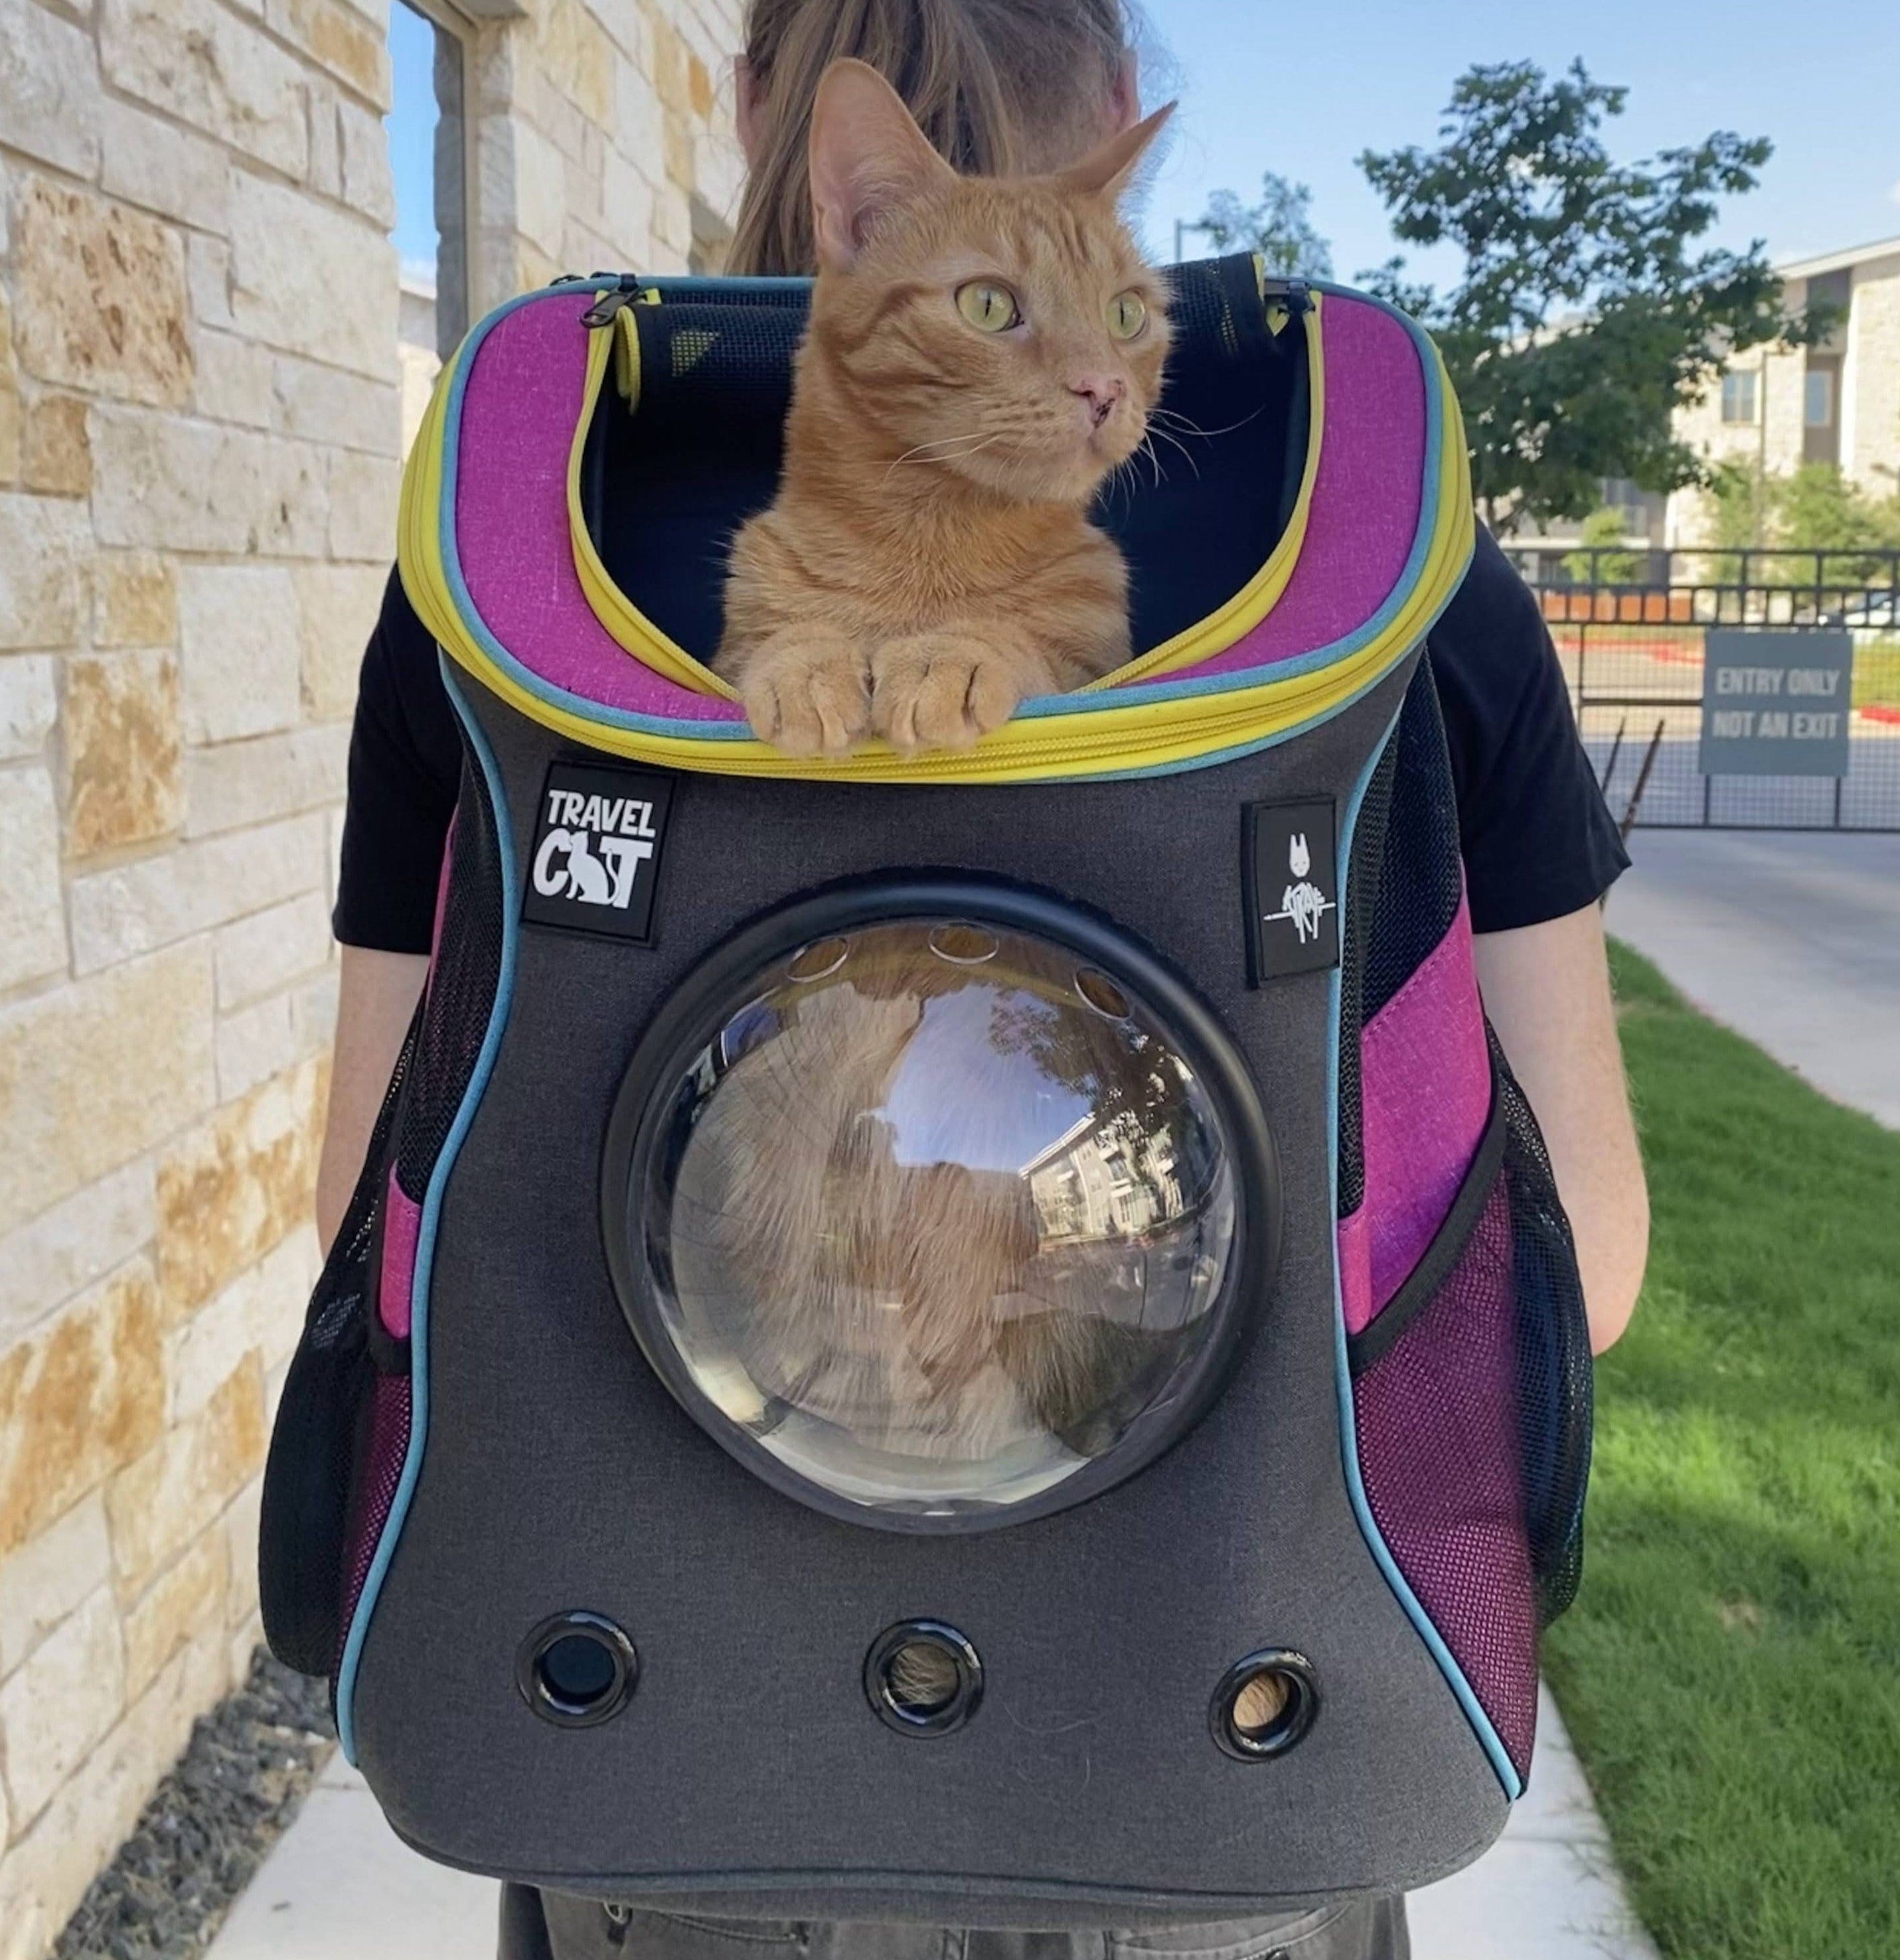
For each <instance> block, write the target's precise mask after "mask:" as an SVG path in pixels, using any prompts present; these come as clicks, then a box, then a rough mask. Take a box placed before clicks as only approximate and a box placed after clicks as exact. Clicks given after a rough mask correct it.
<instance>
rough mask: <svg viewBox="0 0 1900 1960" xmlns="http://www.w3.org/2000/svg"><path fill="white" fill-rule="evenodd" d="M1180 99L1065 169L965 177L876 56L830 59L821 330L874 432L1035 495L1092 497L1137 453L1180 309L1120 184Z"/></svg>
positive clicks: (839, 383)
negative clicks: (1131, 225) (1124, 204)
mask: <svg viewBox="0 0 1900 1960" xmlns="http://www.w3.org/2000/svg"><path fill="white" fill-rule="evenodd" d="M1172 107H1173V105H1172V104H1170V108H1169V109H1163V110H1160V111H1159V112H1158V113H1156V114H1154V115H1153V116H1150V117H1148V119H1147V120H1146V121H1145V122H1140V123H1138V124H1136V125H1135V126H1134V127H1133V128H1131V129H1125V130H1123V131H1122V132H1120V134H1119V135H1115V136H1114V137H1112V138H1110V139H1109V141H1108V142H1106V143H1104V144H1103V145H1101V147H1100V148H1098V149H1096V150H1095V151H1092V152H1091V153H1090V154H1089V155H1088V156H1087V157H1084V158H1083V160H1082V161H1080V163H1078V164H1074V165H1073V166H1072V167H1071V168H1069V169H1068V170H1064V171H1062V172H1061V173H1058V174H1057V175H1055V176H1052V177H1022V178H1014V177H1013V178H994V177H959V176H958V175H957V174H956V172H955V171H954V170H952V169H951V168H950V165H949V164H947V163H945V162H944V160H943V159H942V158H941V157H940V156H938V155H937V152H936V151H934V150H933V149H932V148H931V146H930V145H929V143H928V142H927V141H926V140H925V137H924V135H923V133H922V132H921V130H919V129H918V126H917V125H916V123H915V122H914V121H913V120H912V117H911V115H910V112H909V110H907V109H906V108H905V106H904V104H903V102H902V100H901V98H900V97H899V96H898V94H897V93H896V91H895V90H894V89H893V88H892V87H891V86H890V84H889V83H888V82H886V81H885V80H884V79H883V77H882V76H881V75H879V74H878V73H877V71H876V69H874V68H870V67H868V66H867V65H865V64H864V62H856V61H841V62H835V63H834V64H833V65H832V67H831V68H829V70H827V72H826V75H825V77H824V79H823V81H822V82H821V83H820V86H819V90H818V94H817V97H816V101H815V102H814V103H813V110H812V129H811V190H812V205H813V219H814V222H815V227H816V234H817V242H818V255H819V276H818V285H817V288H816V292H815V294H814V295H813V305H812V340H813V347H814V348H815V349H816V351H817V352H818V353H819V354H820V356H821V358H823V359H824V360H825V361H826V367H827V370H828V372H829V374H830V375H831V376H832V377H833V380H834V388H833V390H832V394H831V396H830V397H829V403H830V406H832V408H833V409H835V411H836V412H839V413H840V414H842V415H845V416H847V417H848V418H851V419H852V421H853V422H855V430H854V431H853V432H854V433H859V432H862V431H870V432H872V433H873V434H874V437H875V439H876V442H877V447H878V448H879V449H880V451H881V452H883V453H888V454H889V456H890V458H891V459H892V461H893V464H895V463H896V461H897V460H898V459H899V458H900V457H901V458H903V459H904V460H905V461H904V466H905V467H906V468H912V467H914V468H916V469H929V470H931V471H932V472H933V473H934V472H937V471H942V472H944V473H947V474H948V475H949V476H953V477H955V478H958V479H962V480H963V481H966V482H973V483H975V484H978V485H982V487H983V488H985V489H988V490H989V491H991V492H995V493H998V494H1000V495H1004V496H1006V497H1009V498H1020V499H1023V500H1025V501H1061V502H1065V503H1074V504H1080V503H1084V502H1086V501H1087V500H1088V498H1090V496H1092V495H1093V493H1094V492H1095V491H1096V488H1097V487H1098V486H1099V485H1100V483H1101V482H1102V480H1103V478H1104V477H1105V476H1106V475H1107V474H1108V473H1109V471H1110V470H1112V469H1114V468H1115V466H1116V465H1117V464H1119V463H1122V462H1125V460H1127V459H1128V457H1130V456H1131V455H1132V454H1133V453H1134V452H1135V450H1136V449H1137V448H1138V447H1139V445H1140V444H1141V440H1142V438H1143V436H1144V434H1145V433H1146V431H1147V418H1148V415H1149V412H1150V411H1151V409H1153V407H1154V403H1155V399H1156V397H1157V396H1158V395H1159V394H1160V389H1161V374H1162V368H1163V363H1164V361H1165V360H1166V354H1167V344H1168V325H1167V316H1166V306H1165V294H1164V292H1163V287H1162V285H1161V282H1160V279H1159V278H1157V276H1156V275H1155V273H1154V272H1153V270H1152V269H1151V268H1150V267H1149V266H1147V264H1146V263H1144V260H1143V259H1142V256H1141V252H1140V250H1139V249H1138V247H1137V245H1136V243H1135V239H1134V237H1133V236H1132V235H1131V233H1130V232H1129V231H1128V227H1127V226H1126V225H1125V224H1124V223H1123V222H1122V219H1121V218H1120V216H1119V213H1118V212H1117V210H1116V201H1117V199H1119V196H1120V195H1121V193H1122V191H1123V190H1124V189H1125V188H1126V187H1127V184H1128V179H1129V177H1130V175H1131V173H1132V172H1133V170H1134V169H1135V165H1136V164H1137V163H1138V161H1139V160H1140V158H1141V154H1142V153H1143V152H1144V151H1145V150H1146V149H1147V146H1148V145H1149V143H1150V142H1151V141H1152V140H1153V139H1154V135H1155V133H1156V132H1157V130H1159V129H1160V126H1161V125H1162V123H1163V122H1164V121H1166V119H1167V116H1168V115H1169V113H1170V109H1171V108H1172ZM854 447H855V444H854Z"/></svg>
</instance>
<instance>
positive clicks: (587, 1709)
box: [514, 1611, 640, 1729]
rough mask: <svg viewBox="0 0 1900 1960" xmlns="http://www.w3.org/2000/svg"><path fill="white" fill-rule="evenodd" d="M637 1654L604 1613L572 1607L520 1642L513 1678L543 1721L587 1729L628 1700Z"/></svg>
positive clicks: (636, 1673)
mask: <svg viewBox="0 0 1900 1960" xmlns="http://www.w3.org/2000/svg"><path fill="white" fill-rule="evenodd" d="M639 1679H640V1656H639V1654H638V1651H637V1650H635V1647H634V1644H633V1643H632V1640H629V1639H628V1637H627V1636H626V1634H625V1632H623V1631H622V1629H621V1628H619V1627H618V1626H616V1624H614V1622H613V1621H611V1620H609V1618H606V1615H604V1614H601V1613H588V1612H578V1611H575V1612H566V1613H556V1614H555V1615H553V1616H552V1618H549V1619H546V1620H543V1621H542V1622H541V1624H539V1626H538V1627H536V1628H535V1629H534V1631H533V1632H532V1633H531V1634H529V1636H528V1637H527V1639H526V1640H524V1641H523V1642H522V1643H521V1647H520V1652H519V1653H517V1655H516V1656H515V1663H514V1682H515V1685H516V1686H517V1688H520V1691H521V1698H522V1699H523V1700H524V1701H526V1702H527V1704H528V1706H529V1707H530V1708H532V1709H533V1710H534V1712H535V1713H536V1714H537V1715H539V1717H541V1719H542V1720H543V1721H544V1722H552V1723H553V1724H554V1725H555V1727H556V1728H559V1729H591V1728H593V1727H594V1726H596V1725H597V1724H598V1723H602V1722H606V1721H609V1720H612V1718H613V1717H615V1716H616V1715H617V1714H619V1712H620V1711H621V1710H622V1709H623V1708H624V1707H625V1706H626V1705H627V1704H628V1702H629V1701H631V1700H632V1697H633V1691H634V1689H635V1687H636V1686H637V1685H638V1682H639Z"/></svg>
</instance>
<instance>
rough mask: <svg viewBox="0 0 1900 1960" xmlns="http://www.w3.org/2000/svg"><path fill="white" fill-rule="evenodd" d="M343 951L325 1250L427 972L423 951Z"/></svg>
mask: <svg viewBox="0 0 1900 1960" xmlns="http://www.w3.org/2000/svg"><path fill="white" fill-rule="evenodd" d="M342 956H343V965H342V985H341V987H340V988H339V991H338V994H337V1001H336V1052H335V1056H334V1058H333V1061H332V1062H331V1064H330V1099H329V1115H327V1116H326V1118H325V1119H324V1123H323V1154H322V1156H321V1157H320V1158H319V1159H318V1160H317V1238H318V1239H319V1240H320V1242H321V1243H322V1245H323V1250H324V1251H325V1252H328V1251H329V1248H330V1241H331V1240H332V1239H334V1238H335V1237H336V1233H337V1228H338V1227H339V1226H341V1225H342V1222H343V1214H344V1213H345V1211H348V1209H349V1201H350V1194H351V1192H353V1191H354V1190H355V1188H356V1180H357V1178H358V1176H359V1175H360V1173H361V1170H362V1168H363V1158H364V1153H365V1152H366V1151H367V1150H368V1148H369V1143H370V1132H371V1131H372V1130H373V1129H374V1128H375V1127H376V1112H377V1111H378V1110H379V1109H381V1108H382V1106H383V1092H384V1090H386V1089H387V1087H389V1080H390V1071H392V1070H393V1068H395V1066H396V1055H397V1052H399V1050H400V1048H402V1045H403V1036H404V1035H405V1034H406V1033H408V1031H409V1017H410V1016H411V1015H412V1013H414V1012H415V1004H416V1002H417V1001H419V999H420V998H422V982H423V981H424V980H425V978H427V977H428V970H429V963H428V955H427V954H425V953H384V952H383V951H381V950H379V949H378V948H377V947H369V946H346V947H343V948H342Z"/></svg>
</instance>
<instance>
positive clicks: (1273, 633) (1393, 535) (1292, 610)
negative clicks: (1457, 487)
mask: <svg viewBox="0 0 1900 1960" xmlns="http://www.w3.org/2000/svg"><path fill="white" fill-rule="evenodd" d="M1319 320H1320V331H1321V333H1322V335H1323V336H1325V349H1326V425H1325V428H1324V430H1323V431H1322V435H1321V439H1320V444H1319V474H1318V476H1317V478H1316V480H1315V482H1314V484H1313V505H1312V510H1311V512H1310V516H1309V517H1308V520H1307V523H1306V543H1305V544H1304V545H1303V546H1302V547H1301V549H1300V562H1299V563H1298V565H1296V566H1295V567H1294V574H1293V578H1292V580H1291V583H1290V584H1288V585H1287V589H1286V590H1285V591H1284V592H1283V593H1281V595H1280V603H1278V605H1277V606H1275V607H1274V609H1273V610H1272V611H1271V613H1268V615H1267V616H1266V617H1265V619H1262V621H1261V622H1260V623H1259V625H1257V626H1256V627H1255V628H1254V629H1253V631H1252V632H1250V633H1248V634H1246V635H1243V637H1242V638H1240V639H1239V640H1236V641H1235V642H1234V644H1233V645H1232V646H1231V647H1230V648H1227V650H1226V651H1225V652H1224V653H1219V654H1214V655H1213V656H1212V657H1211V658H1209V659H1208V660H1202V661H1201V662H1199V663H1198V664H1197V665H1195V666H1194V667H1183V668H1182V670H1180V671H1179V673H1171V674H1169V675H1167V676H1165V678H1166V679H1169V680H1192V679H1205V677H1206V676H1208V675H1210V674H1224V673H1233V671H1234V670H1236V668H1240V667H1267V666H1270V665H1271V663H1273V662H1274V661H1275V660H1291V659H1292V658H1293V657H1294V656H1296V655H1297V654H1305V653H1310V652H1311V651H1313V649H1314V648H1316V647H1324V646H1328V645H1330V644H1331V643H1332V641H1335V640H1338V639H1343V638H1345V635H1347V634H1348V633H1350V632H1353V631H1354V628H1357V627H1360V626H1362V625H1364V624H1365V622H1367V620H1368V619H1370V618H1371V617H1372V616H1373V613H1376V612H1377V611H1378V609H1379V608H1380V606H1381V605H1383V603H1384V602H1385V600H1386V598H1387V597H1389V595H1390V593H1391V592H1392V587H1394V586H1395V585H1396V584H1398V582H1399V574H1400V573H1401V572H1402V571H1404V569H1405V561H1406V559H1407V558H1409V557H1410V556H1411V548H1412V544H1413V542H1414V540H1415V539H1416V537H1417V536H1418V516H1419V511H1420V508H1421V499H1422V497H1423V494H1424V492H1423V484H1424V468H1425V376H1424V369H1423V368H1422V367H1421V365H1420V364H1419V358H1418V346H1417V344H1416V343H1415V342H1414V340H1413V339H1412V337H1411V333H1409V332H1408V330H1407V329H1406V327H1405V324H1404V323H1403V322H1402V321H1400V320H1395V319H1394V318H1393V317H1392V315H1391V314H1390V313H1384V312H1382V311H1381V310H1380V309H1379V308H1378V307H1375V306H1370V305H1368V304H1367V303H1366V302H1365V301H1363V300H1350V299H1341V298H1340V297H1339V296H1338V294H1332V293H1329V294H1327V295H1326V298H1325V299H1324V300H1323V301H1322V302H1321V304H1320V308H1319Z"/></svg>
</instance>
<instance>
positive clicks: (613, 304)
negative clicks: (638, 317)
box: [581, 272, 640, 327]
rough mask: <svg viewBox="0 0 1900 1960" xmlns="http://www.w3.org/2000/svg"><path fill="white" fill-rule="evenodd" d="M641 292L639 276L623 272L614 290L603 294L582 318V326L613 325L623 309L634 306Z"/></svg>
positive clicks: (617, 279)
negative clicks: (636, 297) (614, 319)
mask: <svg viewBox="0 0 1900 1960" xmlns="http://www.w3.org/2000/svg"><path fill="white" fill-rule="evenodd" d="M639 291H640V280H639V275H638V274H637V273H634V272H622V274H621V275H619V278H616V280H615V281H614V282H613V291H611V292H606V293H603V294H601V296H600V298H598V299H597V300H596V301H594V304H593V305H592V306H590V307H588V308H587V311H586V312H585V313H583V314H582V315H581V325H582V326H589V327H591V326H609V325H611V324H612V323H613V317H614V315H615V314H616V313H618V312H619V311H620V310H621V309H622V307H630V306H632V304H633V302H634V299H635V296H636V295H637V294H638V292H639Z"/></svg>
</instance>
